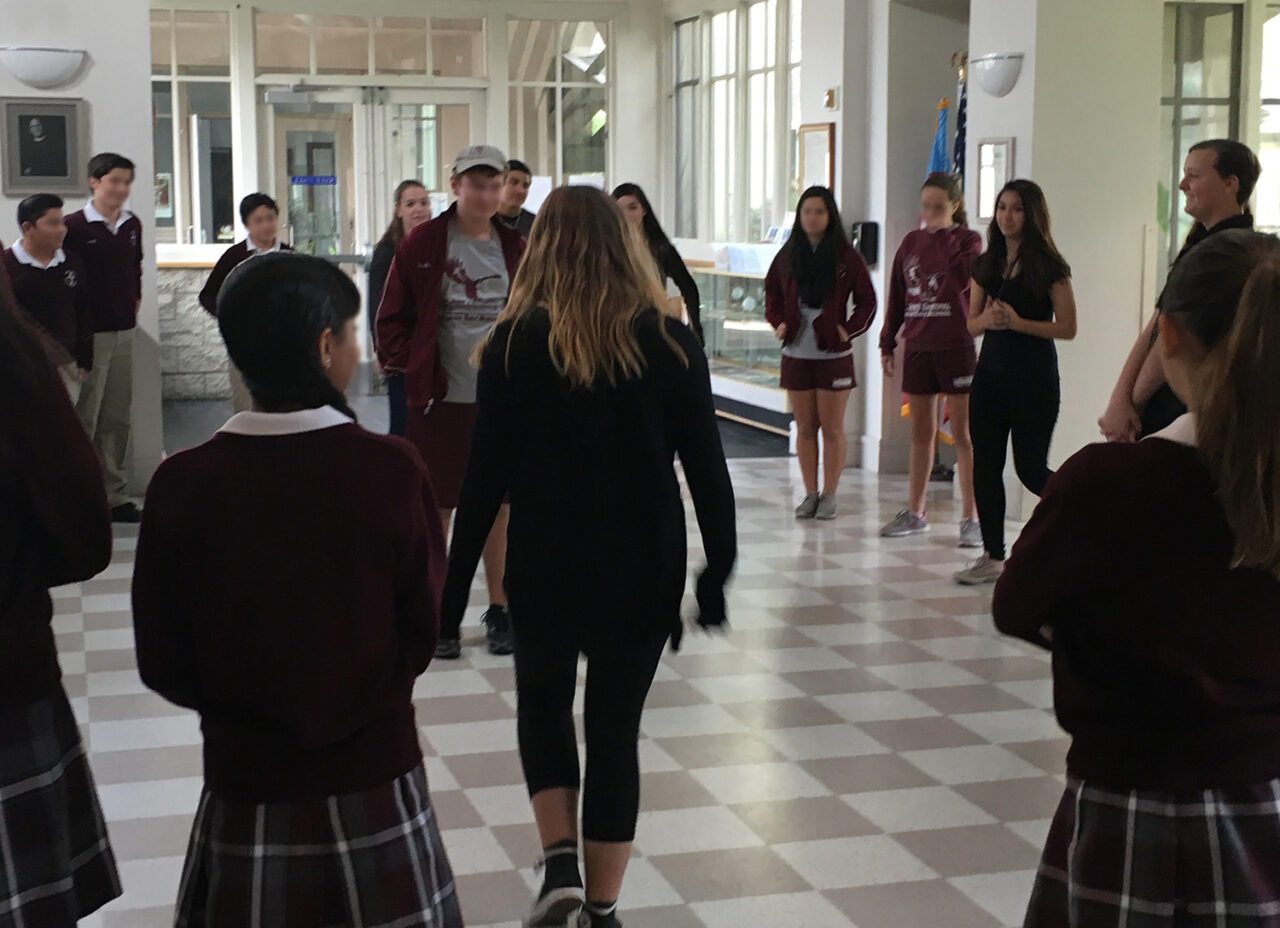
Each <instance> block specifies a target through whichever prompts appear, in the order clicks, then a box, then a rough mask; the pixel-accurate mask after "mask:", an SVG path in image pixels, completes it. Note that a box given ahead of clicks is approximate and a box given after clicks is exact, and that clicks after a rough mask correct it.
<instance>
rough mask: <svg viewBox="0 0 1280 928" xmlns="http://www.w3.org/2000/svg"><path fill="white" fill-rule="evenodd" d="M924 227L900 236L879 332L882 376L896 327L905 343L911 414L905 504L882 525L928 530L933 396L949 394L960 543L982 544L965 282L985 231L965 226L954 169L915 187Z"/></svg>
mask: <svg viewBox="0 0 1280 928" xmlns="http://www.w3.org/2000/svg"><path fill="white" fill-rule="evenodd" d="M920 217H921V225H922V228H919V229H916V230H915V231H913V232H911V233H909V234H908V235H907V237H906V238H904V239H903V240H902V245H901V246H900V247H899V248H898V254H897V256H896V257H895V258H894V259H893V271H892V272H891V274H890V277H889V309H888V313H887V314H886V317H885V323H884V330H883V331H882V332H881V333H880V360H881V366H882V367H883V368H884V374H885V376H886V377H889V378H892V377H893V375H894V373H895V372H896V366H897V365H896V361H895V358H894V353H895V352H896V351H897V348H898V333H899V331H901V332H902V340H903V341H904V342H905V343H906V350H905V352H904V356H903V361H902V392H903V393H905V394H906V395H907V405H908V408H909V410H910V414H911V460H910V466H909V474H910V479H909V493H910V497H909V499H908V502H907V508H906V509H904V510H902V512H900V513H898V515H897V516H895V517H894V519H893V521H891V522H890V523H889V524H888V525H886V526H885V527H884V528H883V529H881V530H880V534H881V536H882V537H885V538H904V537H906V536H908V535H918V534H920V533H922V532H927V531H929V518H928V515H927V514H926V512H925V500H926V494H927V492H928V488H929V471H930V469H931V468H932V467H933V459H934V452H935V449H936V447H937V442H938V395H939V394H943V395H945V396H946V398H947V412H948V414H949V415H950V417H951V433H952V435H954V436H955V445H956V476H957V478H958V480H959V483H960V500H961V510H962V512H961V515H962V519H961V522H960V547H962V548H979V547H981V546H982V530H981V528H980V527H979V525H978V520H977V518H976V515H977V509H976V508H975V506H974V502H973V444H972V442H971V441H970V439H969V390H970V389H971V388H972V386H973V373H974V371H975V370H977V367H978V354H977V352H976V351H975V350H974V346H973V335H972V334H971V333H970V332H969V327H968V319H969V281H970V279H971V278H972V276H973V263H974V261H975V260H976V259H977V257H978V256H979V255H980V254H982V236H981V235H979V234H978V233H977V232H974V231H972V230H971V229H969V227H968V222H969V219H968V216H967V214H966V213H965V209H964V193H963V191H962V190H961V189H960V181H959V179H958V178H956V176H955V175H954V174H930V175H929V177H928V178H927V179H926V180H925V182H924V186H923V187H922V188H921V190H920Z"/></svg>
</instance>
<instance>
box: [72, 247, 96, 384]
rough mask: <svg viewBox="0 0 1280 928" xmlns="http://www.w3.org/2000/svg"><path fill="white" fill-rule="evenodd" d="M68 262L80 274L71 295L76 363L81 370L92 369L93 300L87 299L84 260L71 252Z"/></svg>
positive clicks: (87, 289)
mask: <svg viewBox="0 0 1280 928" xmlns="http://www.w3.org/2000/svg"><path fill="white" fill-rule="evenodd" d="M67 259H68V262H69V263H70V264H71V266H72V267H73V268H74V270H75V272H76V273H77V274H79V275H80V282H79V285H78V286H77V287H76V288H75V291H76V292H75V296H74V297H73V299H74V301H75V307H76V364H77V365H79V366H80V368H81V369H82V370H86V371H91V370H93V302H92V301H91V300H90V299H89V281H88V279H87V277H86V276H85V269H84V262H83V261H81V260H80V259H79V258H78V257H74V256H73V255H71V254H68V255H67Z"/></svg>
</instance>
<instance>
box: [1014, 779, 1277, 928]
mask: <svg viewBox="0 0 1280 928" xmlns="http://www.w3.org/2000/svg"><path fill="white" fill-rule="evenodd" d="M1121 926H1123V928H1280V780H1272V781H1271V782H1270V783H1264V784H1260V785H1258V786H1249V787H1242V788H1236V789H1219V790H1205V791H1204V792H1203V793H1201V794H1199V798H1196V799H1190V798H1189V797H1179V800H1178V801H1174V800H1173V799H1172V798H1171V797H1169V796H1167V795H1165V794H1161V793H1158V792H1153V791H1146V790H1138V791H1135V792H1131V793H1119V792H1112V791H1110V790H1104V789H1099V788H1098V787H1095V786H1089V785H1088V784H1085V783H1081V782H1079V781H1077V780H1072V781H1070V782H1069V783H1068V784H1067V791H1066V794H1065V795H1064V796H1063V797H1062V803H1061V805H1059V807H1058V813H1057V815H1056V816H1055V818H1054V820H1053V827H1052V828H1051V829H1050V832H1049V840H1048V842H1047V843H1046V845H1045V850H1044V857H1043V859H1042V860H1041V863H1040V871H1039V873H1038V874H1037V876H1036V883H1035V888H1034V889H1033V890H1032V894H1031V904H1030V906H1029V908H1028V910H1027V919H1026V922H1025V928H1121Z"/></svg>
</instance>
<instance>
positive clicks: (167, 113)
mask: <svg viewBox="0 0 1280 928" xmlns="http://www.w3.org/2000/svg"><path fill="white" fill-rule="evenodd" d="M151 126H152V132H151V139H152V143H153V145H154V147H155V156H156V177H155V222H156V241H157V242H162V243H166V244H169V243H173V242H176V241H177V240H178V230H177V222H176V220H175V218H174V189H173V180H174V169H173V85H172V84H170V83H169V82H168V81H156V82H155V83H153V84H152V85H151Z"/></svg>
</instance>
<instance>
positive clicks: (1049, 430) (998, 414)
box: [969, 364, 1062, 561]
mask: <svg viewBox="0 0 1280 928" xmlns="http://www.w3.org/2000/svg"><path fill="white" fill-rule="evenodd" d="M1061 393H1062V390H1061V384H1060V382H1059V380H1058V374H1057V371H1056V370H1054V371H1036V372H1008V373H1004V372H1002V373H993V372H991V371H984V370H983V368H982V365H981V364H979V365H978V372H977V374H975V375H974V378H973V391H972V393H971V395H970V397H969V435H970V437H971V438H972V440H973V492H974V499H975V501H976V502H977V504H978V519H979V521H980V522H981V523H982V544H983V547H985V548H986V549H987V554H989V555H990V556H991V557H992V558H993V559H994V560H997V561H1003V560H1004V556H1005V550H1004V515H1005V498H1004V464H1005V459H1006V454H1007V452H1008V448H1009V437H1010V436H1011V435H1012V437H1013V465H1014V468H1015V469H1016V470H1017V472H1018V479H1019V480H1021V481H1022V484H1023V486H1025V487H1026V488H1027V489H1028V490H1030V491H1031V492H1032V493H1034V494H1036V495H1037V496H1039V495H1040V494H1041V493H1043V492H1044V485H1045V484H1046V483H1048V481H1049V478H1050V477H1052V476H1053V471H1051V470H1049V443H1050V442H1051V441H1052V440H1053V428H1054V426H1055V425H1057V424H1058V406H1059V403H1060V401H1061Z"/></svg>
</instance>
